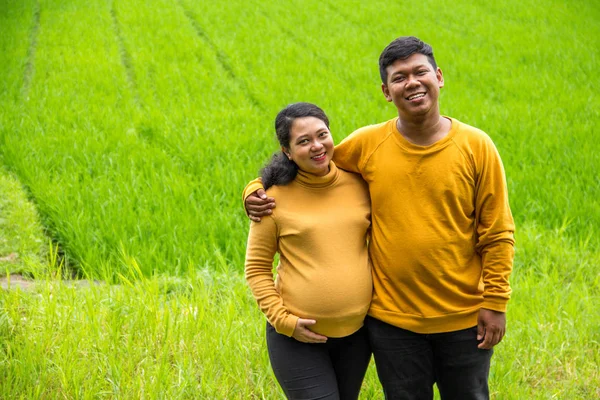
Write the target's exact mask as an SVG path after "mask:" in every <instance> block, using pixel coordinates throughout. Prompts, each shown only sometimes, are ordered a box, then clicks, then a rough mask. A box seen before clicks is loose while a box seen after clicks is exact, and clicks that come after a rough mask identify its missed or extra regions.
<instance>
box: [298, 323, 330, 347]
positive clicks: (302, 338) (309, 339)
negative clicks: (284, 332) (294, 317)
mask: <svg viewBox="0 0 600 400" xmlns="http://www.w3.org/2000/svg"><path fill="white" fill-rule="evenodd" d="M316 323H317V321H315V320H314V319H304V318H299V319H298V322H296V328H295V329H294V333H293V334H292V337H293V338H294V339H296V340H297V341H299V342H304V343H325V342H327V336H323V335H319V334H318V333H314V332H313V331H311V330H310V329H308V327H309V326H311V325H314V324H316Z"/></svg>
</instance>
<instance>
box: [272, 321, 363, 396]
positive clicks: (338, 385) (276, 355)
mask: <svg viewBox="0 0 600 400" xmlns="http://www.w3.org/2000/svg"><path fill="white" fill-rule="evenodd" d="M267 348H268V349H269V359H270V360H271V366H272V367H273V372H274V373H275V377H276V378H277V381H278V382H279V385H281V388H282V389H283V391H284V392H285V395H286V396H287V398H288V399H304V400H309V399H315V400H316V399H327V400H354V399H357V398H358V393H359V392H360V387H361V385H362V381H363V379H364V377H365V372H366V371H367V367H368V366H369V361H370V359H371V349H370V347H369V338H368V335H367V332H366V329H365V327H364V326H363V327H362V328H361V329H360V330H358V331H357V332H355V333H353V334H352V335H350V336H346V337H343V338H329V339H327V343H303V342H299V341H297V340H296V339H294V338H291V337H288V336H285V335H282V334H279V333H277V332H276V331H275V328H273V327H272V326H271V325H270V324H269V323H267Z"/></svg>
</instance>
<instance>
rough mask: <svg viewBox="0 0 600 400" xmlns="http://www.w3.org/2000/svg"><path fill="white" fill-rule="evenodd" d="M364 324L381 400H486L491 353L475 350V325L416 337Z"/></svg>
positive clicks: (380, 325) (370, 322)
mask: <svg viewBox="0 0 600 400" xmlns="http://www.w3.org/2000/svg"><path fill="white" fill-rule="evenodd" d="M365 326H366V327H367V330H368V332H369V340H370V342H371V348H372V350H373V356H374V357H375V366H376V367H377V375H378V376H379V380H380V381H381V385H382V386H383V391H384V393H385V398H386V399H402V400H408V399H410V400H413V399H414V400H431V399H433V384H434V383H436V384H437V386H438V389H439V391H440V395H441V397H442V399H443V400H469V399H473V400H475V399H476V400H480V399H489V389H488V374H489V370H490V360H491V358H492V353H493V351H492V350H484V349H478V348H477V345H478V344H479V343H480V342H478V341H477V327H473V328H469V329H464V330H460V331H455V332H445V333H434V334H420V333H415V332H411V331H407V330H404V329H401V328H397V327H395V326H392V325H389V324H386V323H385V322H382V321H380V320H377V319H375V318H372V317H369V316H367V318H366V320H365Z"/></svg>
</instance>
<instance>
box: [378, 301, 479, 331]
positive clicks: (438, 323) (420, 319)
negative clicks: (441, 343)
mask: <svg viewBox="0 0 600 400" xmlns="http://www.w3.org/2000/svg"><path fill="white" fill-rule="evenodd" d="M480 309H481V307H477V308H475V309H471V310H467V311H462V312H460V313H454V314H446V315H438V316H435V317H424V316H422V315H412V314H402V313H397V312H392V311H387V310H381V309H376V308H373V307H371V308H370V309H369V315H370V316H371V317H373V318H375V319H378V320H380V321H383V322H385V323H386V324H390V325H393V326H396V327H398V328H402V329H406V330H407V331H411V332H415V333H425V334H428V333H443V332H454V331H459V330H461V329H467V328H471V327H473V326H475V325H477V317H478V315H479V310H480Z"/></svg>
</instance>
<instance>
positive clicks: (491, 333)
mask: <svg viewBox="0 0 600 400" xmlns="http://www.w3.org/2000/svg"><path fill="white" fill-rule="evenodd" d="M505 332H506V313H503V312H500V311H494V310H488V309H487V308H482V309H481V310H479V317H478V318H477V340H481V339H483V342H481V343H479V345H478V346H477V347H479V348H480V349H491V348H492V347H494V346H495V345H497V344H498V343H500V341H501V340H502V338H503V337H504V333H505Z"/></svg>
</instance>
